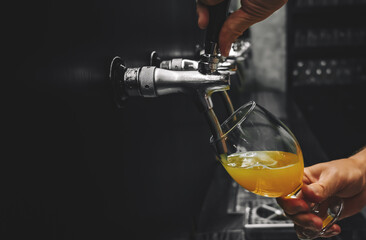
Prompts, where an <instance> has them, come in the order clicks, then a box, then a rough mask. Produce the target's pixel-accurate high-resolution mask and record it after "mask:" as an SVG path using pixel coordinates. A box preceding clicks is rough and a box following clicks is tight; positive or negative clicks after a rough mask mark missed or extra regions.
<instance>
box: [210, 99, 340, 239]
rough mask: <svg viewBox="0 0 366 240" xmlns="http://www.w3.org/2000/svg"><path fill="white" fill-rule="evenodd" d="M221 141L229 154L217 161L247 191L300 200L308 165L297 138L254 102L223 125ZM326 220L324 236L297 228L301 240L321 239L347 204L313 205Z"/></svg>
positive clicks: (324, 220)
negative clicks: (297, 194)
mask: <svg viewBox="0 0 366 240" xmlns="http://www.w3.org/2000/svg"><path fill="white" fill-rule="evenodd" d="M221 129H222V133H223V134H222V136H221V138H220V139H214V138H213V137H211V139H210V142H211V144H212V145H213V146H215V145H216V144H215V143H216V141H221V142H223V143H224V149H225V151H226V153H217V157H218V159H219V161H220V162H221V164H222V165H223V167H224V168H225V169H226V171H227V172H228V173H229V174H230V176H231V177H232V178H233V179H234V180H235V181H236V182H237V183H238V184H239V185H241V186H242V187H243V188H245V189H247V190H248V191H250V192H253V193H255V194H258V195H261V196H265V197H274V198H277V197H296V193H297V192H299V191H300V189H301V187H302V178H303V173H304V162H303V156H302V152H301V148H300V145H299V143H298V141H297V140H296V138H295V136H294V134H293V133H292V132H291V131H290V130H289V129H288V128H287V127H286V126H285V125H284V124H283V123H282V122H281V121H280V120H278V119H277V118H276V117H275V116H274V115H272V114H271V113H270V112H268V111H267V110H266V109H264V108H263V107H261V106H260V105H258V104H257V103H255V102H254V101H251V102H249V103H247V104H245V105H243V106H241V107H240V108H239V109H237V110H236V111H235V112H234V113H233V114H232V115H231V116H230V117H229V118H228V119H226V120H225V121H224V122H223V123H222V124H221ZM311 207H312V210H313V212H314V213H315V214H317V215H318V216H320V217H321V218H322V219H323V229H322V230H321V231H320V232H314V231H310V230H309V229H302V228H299V227H298V228H297V229H296V231H297V234H298V236H299V238H300V239H312V238H315V237H319V236H321V235H323V234H324V233H325V231H326V230H327V229H329V228H330V227H331V226H332V225H333V224H334V222H335V221H337V219H338V217H339V215H340V213H341V211H342V209H343V202H342V200H341V199H339V198H332V199H330V200H328V201H326V202H324V203H321V204H313V206H311Z"/></svg>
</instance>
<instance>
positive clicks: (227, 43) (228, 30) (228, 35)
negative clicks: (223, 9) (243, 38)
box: [219, 9, 254, 57]
mask: <svg viewBox="0 0 366 240" xmlns="http://www.w3.org/2000/svg"><path fill="white" fill-rule="evenodd" d="M252 24H254V22H253V21H250V19H249V16H248V14H247V13H246V12H244V11H243V10H242V9H238V10H237V11H235V12H233V13H232V14H230V16H229V17H228V18H227V19H226V21H225V23H224V25H223V26H222V28H221V30H220V35H219V46H220V51H221V54H222V55H223V56H225V57H227V56H228V55H229V52H230V47H231V44H232V43H233V42H235V40H236V39H237V38H238V37H239V36H240V35H242V34H243V32H244V31H245V30H247V29H248V28H249V26H251V25H252Z"/></svg>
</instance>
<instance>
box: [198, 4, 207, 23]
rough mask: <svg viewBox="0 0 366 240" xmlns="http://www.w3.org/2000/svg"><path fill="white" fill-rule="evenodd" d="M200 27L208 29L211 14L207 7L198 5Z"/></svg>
mask: <svg viewBox="0 0 366 240" xmlns="http://www.w3.org/2000/svg"><path fill="white" fill-rule="evenodd" d="M196 11H197V15H198V27H199V28H200V29H206V28H207V25H208V21H209V13H208V9H207V7H206V6H203V5H201V4H199V3H197V10H196Z"/></svg>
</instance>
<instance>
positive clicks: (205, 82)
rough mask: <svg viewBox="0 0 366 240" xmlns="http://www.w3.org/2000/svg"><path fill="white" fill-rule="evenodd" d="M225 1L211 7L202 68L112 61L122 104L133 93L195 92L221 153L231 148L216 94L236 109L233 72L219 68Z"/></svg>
mask: <svg viewBox="0 0 366 240" xmlns="http://www.w3.org/2000/svg"><path fill="white" fill-rule="evenodd" d="M223 3H224V4H223ZM223 3H221V4H219V5H216V6H213V7H209V11H210V24H209V26H208V29H207V33H206V48H205V49H206V51H205V54H204V55H203V56H202V59H201V60H200V61H199V62H198V70H192V71H174V70H167V69H162V68H158V67H156V66H143V67H137V68H128V67H126V65H125V63H124V61H123V60H122V59H121V58H120V57H118V56H117V57H115V58H114V59H113V60H112V62H111V65H110V75H109V76H110V79H111V82H112V88H113V92H114V99H115V102H116V104H117V106H118V107H122V106H123V105H124V102H125V100H126V99H127V98H129V97H138V96H140V97H148V98H151V97H159V96H163V95H168V94H176V93H183V94H188V95H193V96H194V98H195V99H196V102H197V105H198V106H199V108H200V109H201V110H202V111H203V112H204V115H205V116H206V118H207V121H208V124H209V127H210V130H211V132H212V134H213V137H214V139H218V141H216V142H215V147H216V149H217V151H218V152H219V153H220V154H226V153H227V148H226V144H225V139H223V138H222V136H223V133H222V130H221V127H220V122H219V121H218V119H217V117H216V114H215V112H214V111H213V103H212V100H211V96H212V94H213V93H215V92H222V93H223V96H224V99H225V101H226V103H227V104H228V105H229V106H230V113H231V112H233V110H234V109H233V107H232V104H231V101H230V98H229V96H228V94H227V92H226V90H229V88H230V74H229V73H227V72H222V73H220V72H219V71H218V63H219V59H220V54H219V48H218V41H217V40H218V33H219V31H220V29H221V26H222V24H223V22H224V21H225V19H226V14H227V8H228V4H229V0H225V1H224V2H223ZM215 19H216V20H215ZM211 20H212V21H211ZM217 20H220V21H217Z"/></svg>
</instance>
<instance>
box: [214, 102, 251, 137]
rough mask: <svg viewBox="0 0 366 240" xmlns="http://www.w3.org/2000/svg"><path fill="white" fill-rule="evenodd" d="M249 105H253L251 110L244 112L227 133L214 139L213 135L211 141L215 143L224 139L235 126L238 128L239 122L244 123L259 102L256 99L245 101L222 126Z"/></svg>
mask: <svg viewBox="0 0 366 240" xmlns="http://www.w3.org/2000/svg"><path fill="white" fill-rule="evenodd" d="M248 106H251V107H250V108H249V110H248V111H247V112H246V113H245V114H244V116H242V117H241V118H240V120H239V121H237V122H236V123H235V124H234V125H233V126H232V127H230V129H229V130H227V131H226V132H225V133H223V134H222V136H221V137H220V138H216V139H214V136H213V135H212V136H211V137H210V143H214V142H216V141H219V140H222V139H223V138H225V137H226V135H227V134H229V133H230V132H231V131H232V130H233V129H234V128H236V127H237V126H238V125H239V124H242V123H243V122H244V121H245V119H247V116H248V115H249V114H250V113H251V112H253V110H254V108H255V107H256V106H257V103H256V102H255V101H249V102H247V103H245V104H244V105H242V106H241V107H239V108H238V109H236V110H235V112H233V113H232V114H231V115H230V116H229V117H228V118H227V119H226V120H225V121H224V122H223V123H222V124H220V127H221V126H223V125H224V124H226V123H228V122H229V121H230V120H231V119H232V118H234V116H235V115H236V114H237V113H238V112H239V111H240V110H242V109H243V108H246V107H248Z"/></svg>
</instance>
